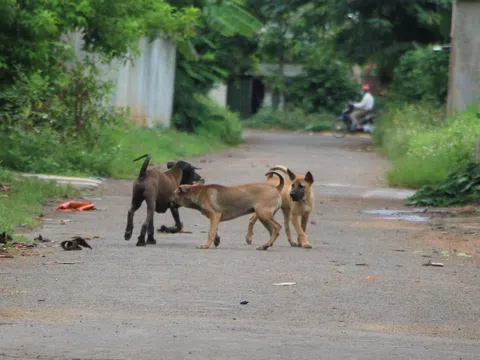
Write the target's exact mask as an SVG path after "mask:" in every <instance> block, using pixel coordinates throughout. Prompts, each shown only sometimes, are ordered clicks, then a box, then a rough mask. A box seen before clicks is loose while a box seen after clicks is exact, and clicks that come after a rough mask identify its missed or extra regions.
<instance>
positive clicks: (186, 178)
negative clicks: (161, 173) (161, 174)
mask: <svg viewBox="0 0 480 360" xmlns="http://www.w3.org/2000/svg"><path fill="white" fill-rule="evenodd" d="M174 167H176V168H178V169H180V170H182V178H181V180H180V185H185V184H187V185H191V184H194V183H196V182H198V181H199V180H200V179H201V178H202V177H201V176H200V175H199V174H198V173H197V172H196V171H195V170H200V168H197V167H195V166H193V165H192V164H189V163H188V162H186V161H183V160H180V161H169V162H167V169H172V168H174Z"/></svg>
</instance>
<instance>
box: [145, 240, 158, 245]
mask: <svg viewBox="0 0 480 360" xmlns="http://www.w3.org/2000/svg"><path fill="white" fill-rule="evenodd" d="M156 243H157V240H155V239H148V240H147V244H149V245H155V244H156Z"/></svg>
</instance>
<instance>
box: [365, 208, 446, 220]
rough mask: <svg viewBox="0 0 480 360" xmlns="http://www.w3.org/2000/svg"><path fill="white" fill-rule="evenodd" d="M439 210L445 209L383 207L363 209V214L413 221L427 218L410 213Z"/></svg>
mask: <svg viewBox="0 0 480 360" xmlns="http://www.w3.org/2000/svg"><path fill="white" fill-rule="evenodd" d="M441 212H445V210H429V211H427V210H426V209H411V210H390V209H383V210H365V211H363V213H364V214H369V215H380V216H384V219H385V220H406V221H415V222H423V221H428V220H429V218H428V217H427V216H419V215H412V214H419V213H424V214H428V213H441Z"/></svg>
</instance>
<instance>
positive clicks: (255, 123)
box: [244, 108, 334, 131]
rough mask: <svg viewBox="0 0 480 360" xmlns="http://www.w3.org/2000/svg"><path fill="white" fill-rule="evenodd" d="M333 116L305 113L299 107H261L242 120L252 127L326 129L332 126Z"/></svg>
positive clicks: (248, 126) (246, 125)
mask: <svg viewBox="0 0 480 360" xmlns="http://www.w3.org/2000/svg"><path fill="white" fill-rule="evenodd" d="M333 119H334V117H333V116H332V115H331V114H328V113H322V114H306V113H305V112H304V111H302V110H301V109H298V108H296V109H292V110H289V109H286V110H275V109H272V108H262V109H260V111H259V112H258V113H256V114H255V115H253V116H252V117H251V118H250V119H247V120H246V121H245V122H244V125H245V127H247V128H252V129H285V130H310V131H326V130H330V128H331V127H332V120H333Z"/></svg>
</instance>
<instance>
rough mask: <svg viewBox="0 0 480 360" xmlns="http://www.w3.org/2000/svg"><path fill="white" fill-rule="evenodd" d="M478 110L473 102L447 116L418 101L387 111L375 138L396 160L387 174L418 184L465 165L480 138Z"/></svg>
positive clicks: (403, 182)
mask: <svg viewBox="0 0 480 360" xmlns="http://www.w3.org/2000/svg"><path fill="white" fill-rule="evenodd" d="M478 111H479V109H478V107H477V106H472V107H470V108H469V109H467V110H466V111H464V112H461V113H458V114H456V115H455V116H453V117H451V118H448V119H445V117H444V115H443V112H442V111H441V110H439V109H438V108H437V107H434V106H432V105H428V104H416V105H404V106H402V107H399V108H396V109H390V111H388V112H387V113H385V114H384V115H383V116H382V118H381V119H380V126H379V127H378V128H377V131H376V134H375V136H374V140H375V142H376V143H377V144H378V145H379V146H380V149H381V151H382V152H384V153H385V154H386V155H387V157H388V158H389V159H390V160H391V162H392V168H391V170H390V171H388V172H387V174H386V177H387V179H388V181H389V183H390V184H391V185H394V186H406V187H411V188H418V187H421V186H423V185H433V184H437V183H439V182H441V181H444V180H445V179H446V178H447V177H448V175H449V174H451V173H452V172H455V171H461V170H462V169H464V168H465V167H466V166H467V165H468V164H469V163H470V162H471V161H472V160H473V159H474V156H475V143H476V141H478V139H480V121H479V119H478Z"/></svg>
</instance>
